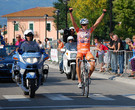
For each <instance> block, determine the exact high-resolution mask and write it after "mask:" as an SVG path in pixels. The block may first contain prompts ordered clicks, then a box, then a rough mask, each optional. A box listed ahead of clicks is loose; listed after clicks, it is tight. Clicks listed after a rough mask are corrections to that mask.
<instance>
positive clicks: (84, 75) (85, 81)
mask: <svg viewBox="0 0 135 110" xmlns="http://www.w3.org/2000/svg"><path fill="white" fill-rule="evenodd" d="M92 61H94V62H95V59H94V60H93V59H92V60H87V59H85V56H83V59H82V60H78V67H79V62H82V66H81V67H82V68H81V80H82V95H83V96H84V95H86V97H87V98H88V96H89V85H90V83H91V79H90V78H89V71H90V67H88V63H89V62H92Z"/></svg>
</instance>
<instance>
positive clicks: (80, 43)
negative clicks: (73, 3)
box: [69, 8, 106, 88]
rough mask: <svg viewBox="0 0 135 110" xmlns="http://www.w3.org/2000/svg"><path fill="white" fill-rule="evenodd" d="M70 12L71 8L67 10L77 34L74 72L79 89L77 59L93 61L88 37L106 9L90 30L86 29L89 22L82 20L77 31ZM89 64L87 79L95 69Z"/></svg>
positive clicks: (79, 78)
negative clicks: (83, 58)
mask: <svg viewBox="0 0 135 110" xmlns="http://www.w3.org/2000/svg"><path fill="white" fill-rule="evenodd" d="M72 11H73V8H69V12H70V17H71V21H72V24H73V26H74V28H75V30H76V32H77V58H76V72H77V76H78V87H79V88H81V87H82V84H81V77H80V71H81V70H80V64H79V67H78V59H82V57H83V55H85V57H86V59H87V60H90V59H94V56H93V55H92V54H91V52H90V36H91V33H92V32H93V31H94V30H95V28H96V27H97V26H98V24H99V23H100V22H101V20H102V19H103V17H104V14H105V12H106V9H103V13H102V15H101V16H100V17H99V18H98V19H97V21H96V22H95V24H94V25H93V26H92V27H91V28H90V29H87V27H88V24H89V21H88V19H87V18H83V19H81V20H80V24H81V26H82V28H81V29H79V27H78V26H77V24H76V23H75V20H74V17H73V15H72ZM89 63H90V65H91V68H90V72H89V77H90V76H91V74H92V73H93V71H94V69H95V62H89Z"/></svg>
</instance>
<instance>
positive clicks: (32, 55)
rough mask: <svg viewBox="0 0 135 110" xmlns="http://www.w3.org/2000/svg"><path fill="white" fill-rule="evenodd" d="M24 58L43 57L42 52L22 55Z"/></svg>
mask: <svg viewBox="0 0 135 110" xmlns="http://www.w3.org/2000/svg"><path fill="white" fill-rule="evenodd" d="M22 57H25V58H26V57H41V53H40V52H24V53H23V54H22Z"/></svg>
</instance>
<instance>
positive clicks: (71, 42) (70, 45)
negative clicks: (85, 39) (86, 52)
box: [64, 36, 77, 51]
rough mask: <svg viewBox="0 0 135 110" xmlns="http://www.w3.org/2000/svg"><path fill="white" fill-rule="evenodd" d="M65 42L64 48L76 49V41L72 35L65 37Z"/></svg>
mask: <svg viewBox="0 0 135 110" xmlns="http://www.w3.org/2000/svg"><path fill="white" fill-rule="evenodd" d="M67 41H68V42H67V43H66V44H65V46H64V48H66V49H68V50H70V51H73V50H74V51H76V50H77V42H74V38H73V36H69V37H68V38H67Z"/></svg>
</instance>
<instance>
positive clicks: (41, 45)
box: [37, 40, 44, 49]
mask: <svg viewBox="0 0 135 110" xmlns="http://www.w3.org/2000/svg"><path fill="white" fill-rule="evenodd" d="M37 43H38V45H39V47H40V49H43V48H44V46H43V44H42V42H41V41H40V40H38V42H37Z"/></svg>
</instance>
